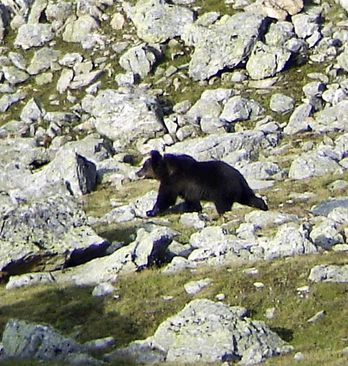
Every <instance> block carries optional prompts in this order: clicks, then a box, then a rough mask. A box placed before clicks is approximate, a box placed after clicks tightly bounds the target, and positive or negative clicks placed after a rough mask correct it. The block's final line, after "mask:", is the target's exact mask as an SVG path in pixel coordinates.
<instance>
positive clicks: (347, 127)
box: [311, 100, 348, 132]
mask: <svg viewBox="0 0 348 366" xmlns="http://www.w3.org/2000/svg"><path fill="white" fill-rule="evenodd" d="M347 113H348V100H342V101H341V102H339V103H337V104H336V105H334V106H332V107H328V108H325V109H323V110H322V111H320V112H318V113H316V114H315V121H314V122H313V124H312V125H311V127H312V128H313V129H314V130H315V131H318V132H330V131H337V130H339V131H348V118H347V115H348V114H347Z"/></svg>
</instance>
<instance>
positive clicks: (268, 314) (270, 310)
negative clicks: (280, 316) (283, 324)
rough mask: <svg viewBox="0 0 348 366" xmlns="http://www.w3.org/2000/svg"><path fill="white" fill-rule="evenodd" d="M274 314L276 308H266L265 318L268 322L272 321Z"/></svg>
mask: <svg viewBox="0 0 348 366" xmlns="http://www.w3.org/2000/svg"><path fill="white" fill-rule="evenodd" d="M275 312H276V308H268V309H266V313H265V317H266V318H267V319H270V320H271V319H274V316H275Z"/></svg>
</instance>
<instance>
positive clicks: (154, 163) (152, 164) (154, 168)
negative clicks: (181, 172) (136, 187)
mask: <svg viewBox="0 0 348 366" xmlns="http://www.w3.org/2000/svg"><path fill="white" fill-rule="evenodd" d="M165 170H166V169H165V163H164V160H163V157H162V155H161V154H160V153H159V152H158V151H157V150H152V151H151V153H150V158H148V159H147V160H145V162H144V164H143V166H142V168H141V169H140V170H139V171H137V173H136V175H137V176H138V177H140V178H146V179H157V180H161V178H162V177H163V174H164V172H165Z"/></svg>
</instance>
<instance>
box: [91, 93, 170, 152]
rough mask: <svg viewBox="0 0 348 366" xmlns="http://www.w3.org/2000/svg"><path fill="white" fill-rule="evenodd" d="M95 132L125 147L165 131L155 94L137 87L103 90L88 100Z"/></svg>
mask: <svg viewBox="0 0 348 366" xmlns="http://www.w3.org/2000/svg"><path fill="white" fill-rule="evenodd" d="M87 108H90V110H91V113H92V115H93V116H94V117H95V127H96V129H97V131H98V132H99V133H100V134H101V135H103V136H107V137H108V138H110V139H111V140H113V141H115V142H117V145H116V146H115V147H116V148H117V147H118V146H120V147H121V146H126V145H128V144H131V143H133V142H135V141H138V140H139V139H141V138H144V139H146V140H147V139H149V138H151V137H155V135H156V134H158V133H159V132H163V131H164V129H165V128H164V124H163V121H162V117H161V109H160V106H159V104H158V101H157V99H156V98H155V97H152V96H150V95H148V94H146V93H145V92H142V91H140V90H135V91H133V92H132V91H129V90H125V91H121V90H111V89H108V90H103V91H101V92H99V94H98V95H97V96H96V97H95V98H94V99H93V101H92V103H89V104H88V106H87Z"/></svg>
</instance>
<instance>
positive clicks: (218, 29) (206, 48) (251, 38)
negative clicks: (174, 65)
mask: <svg viewBox="0 0 348 366" xmlns="http://www.w3.org/2000/svg"><path fill="white" fill-rule="evenodd" d="M264 20H265V18H264V16H262V15H258V14H254V13H246V12H245V13H237V14H235V15H233V16H230V17H229V16H225V17H223V18H222V19H221V20H219V21H217V22H216V23H214V24H213V25H210V26H208V27H205V26H202V25H199V24H196V23H194V24H193V25H192V26H191V27H189V26H187V27H186V29H185V33H184V34H183V35H182V38H183V40H184V41H185V43H186V44H187V45H189V46H194V47H195V50H194V53H193V55H192V58H191V61H190V64H189V75H190V76H191V77H192V78H193V79H194V80H205V79H209V78H210V77H212V76H213V75H215V74H217V73H218V72H219V71H222V70H224V69H233V68H234V67H236V66H238V65H239V64H240V63H241V62H242V61H244V60H246V59H247V57H248V56H249V54H250V52H251V50H252V48H253V46H254V45H255V43H256V41H257V39H258V38H259V37H260V36H261V34H262V33H263V25H264Z"/></svg>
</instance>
